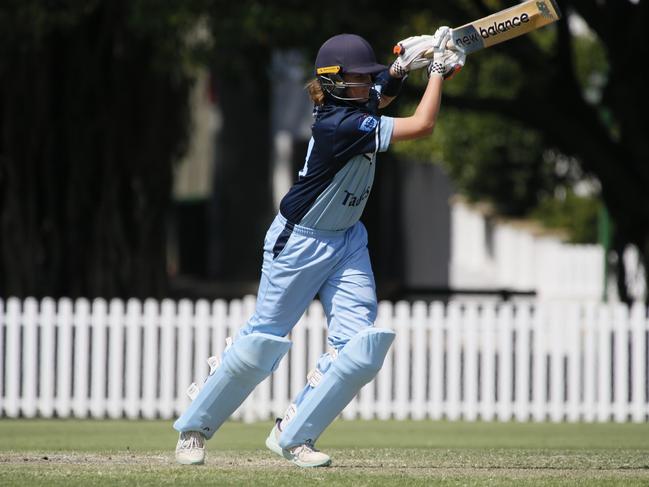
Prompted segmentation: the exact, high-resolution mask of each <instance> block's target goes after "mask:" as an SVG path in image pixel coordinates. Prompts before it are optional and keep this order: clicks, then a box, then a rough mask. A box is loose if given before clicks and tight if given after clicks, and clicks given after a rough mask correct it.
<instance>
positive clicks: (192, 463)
mask: <svg viewBox="0 0 649 487" xmlns="http://www.w3.org/2000/svg"><path fill="white" fill-rule="evenodd" d="M176 463H179V464H180V465H203V464H204V463H205V459H203V460H195V461H192V460H183V459H180V458H176Z"/></svg>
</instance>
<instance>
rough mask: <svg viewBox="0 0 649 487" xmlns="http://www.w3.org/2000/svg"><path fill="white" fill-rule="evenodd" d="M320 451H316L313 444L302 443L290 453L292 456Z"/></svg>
mask: <svg viewBox="0 0 649 487" xmlns="http://www.w3.org/2000/svg"><path fill="white" fill-rule="evenodd" d="M319 451H320V450H317V449H316V447H315V446H313V443H310V442H307V443H304V444H303V445H300V446H298V447H296V448H295V449H294V450H293V451H292V453H293V455H300V454H301V453H313V452H319Z"/></svg>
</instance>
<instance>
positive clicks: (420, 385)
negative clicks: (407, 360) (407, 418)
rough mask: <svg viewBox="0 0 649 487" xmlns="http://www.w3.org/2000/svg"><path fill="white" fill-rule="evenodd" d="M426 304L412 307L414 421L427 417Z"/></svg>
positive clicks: (415, 304)
mask: <svg viewBox="0 0 649 487" xmlns="http://www.w3.org/2000/svg"><path fill="white" fill-rule="evenodd" d="M426 328H427V327H426V304H425V303H423V302H421V301H418V302H416V303H414V305H413V307H412V336H413V340H412V352H413V353H412V359H411V360H412V408H411V410H412V412H411V414H412V419H424V418H425V417H426V352H427V345H428V342H427V340H426V332H427V329H426Z"/></svg>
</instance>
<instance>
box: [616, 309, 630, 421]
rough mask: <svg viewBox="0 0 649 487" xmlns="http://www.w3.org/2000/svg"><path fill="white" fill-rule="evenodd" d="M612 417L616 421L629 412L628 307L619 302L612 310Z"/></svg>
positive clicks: (623, 419) (621, 419)
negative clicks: (613, 349) (613, 353)
mask: <svg viewBox="0 0 649 487" xmlns="http://www.w3.org/2000/svg"><path fill="white" fill-rule="evenodd" d="M613 336H614V338H613V340H614V346H615V355H614V360H615V364H614V366H613V373H614V377H613V397H614V398H615V399H614V405H613V418H614V419H615V421H617V422H618V423H623V422H625V421H626V420H627V419H628V413H629V407H628V405H629V309H628V307H627V306H626V305H625V304H622V303H619V304H617V305H616V306H615V308H614V310H613Z"/></svg>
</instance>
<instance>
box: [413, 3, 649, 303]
mask: <svg viewBox="0 0 649 487" xmlns="http://www.w3.org/2000/svg"><path fill="white" fill-rule="evenodd" d="M511 3H512V2H501V1H487V0H475V1H464V2H453V4H452V5H450V4H444V5H439V6H438V8H437V10H438V12H439V13H441V14H442V15H443V16H444V18H443V19H442V20H443V22H444V23H446V22H448V23H449V24H450V25H458V24H460V23H464V22H465V21H466V20H467V19H473V18H479V17H482V16H484V15H486V14H488V13H489V12H493V11H496V10H499V9H501V8H504V7H506V6H507V5H508V4H511ZM559 4H560V7H561V9H562V11H563V13H564V20H562V21H560V22H559V23H557V24H555V25H554V26H553V27H552V28H549V27H546V28H544V29H543V30H542V31H539V32H536V33H533V34H529V35H526V36H524V37H521V38H518V39H515V40H512V41H509V42H507V43H505V44H501V45H499V46H497V47H495V48H491V49H488V50H486V51H483V52H480V53H477V54H475V55H472V56H471V57H470V59H469V60H468V63H467V67H466V68H465V72H463V73H462V74H461V75H460V77H459V78H458V81H460V80H462V81H461V82H460V83H458V84H457V85H456V87H454V88H452V85H450V84H449V88H451V89H449V90H448V93H447V96H445V101H444V106H445V109H448V108H449V107H453V108H455V109H457V110H459V111H460V112H462V113H464V114H468V113H483V114H498V115H499V116H500V117H505V119H508V120H511V121H515V122H516V124H518V126H519V127H521V128H522V129H523V130H528V131H529V130H531V131H533V133H535V134H537V135H536V138H537V139H539V140H541V141H542V146H544V147H546V148H549V149H551V150H552V151H553V152H554V159H555V160H556V159H559V158H560V159H563V160H564V161H565V160H570V161H574V162H575V163H576V165H577V169H578V172H579V173H580V174H582V175H585V176H587V177H593V178H595V179H596V180H597V182H598V184H599V185H600V187H601V189H600V192H601V198H602V200H603V202H604V204H605V205H606V207H607V209H608V211H609V213H610V215H611V217H612V219H613V221H614V222H615V228H616V232H615V248H616V249H617V251H618V253H619V252H620V251H621V250H622V249H624V247H625V246H626V245H627V244H634V245H636V246H637V247H638V248H639V249H640V252H641V254H642V255H643V262H644V267H645V269H649V193H648V192H647V191H646V189H645V188H647V187H648V185H649V165H648V164H647V161H648V160H649V139H648V138H647V136H646V134H647V123H646V122H645V119H646V118H645V113H647V109H648V108H649V94H648V92H647V90H646V86H647V84H648V83H649V75H647V74H646V72H645V71H644V70H641V69H638V68H637V67H636V63H637V62H638V61H639V60H641V59H646V58H647V55H648V52H647V51H648V49H649V45H648V43H647V42H646V40H645V39H644V37H643V34H642V33H641V32H642V29H643V27H642V26H643V25H644V23H645V22H646V21H647V20H649V2H646V1H642V0H641V1H630V0H602V1H597V2H596V1H592V0H563V1H562V0H559ZM410 5H411V6H412V7H413V8H416V7H417V6H419V7H422V8H423V2H411V3H410ZM572 14H578V15H579V16H580V18H581V19H583V21H584V22H585V23H586V24H587V26H588V27H589V28H590V29H591V31H590V34H589V35H590V36H591V37H586V38H584V37H575V36H574V35H573V34H572V33H571V31H570V28H569V22H568V16H570V15H572ZM496 68H498V69H496ZM462 78H464V79H462ZM454 83H455V81H454ZM474 125H475V122H474ZM463 128H464V129H468V130H467V133H466V134H464V138H465V139H466V140H467V143H468V144H471V146H470V147H469V148H468V149H467V150H471V148H474V149H475V147H477V146H479V145H480V142H479V141H478V142H469V141H470V140H471V139H472V137H471V133H472V132H471V130H470V129H471V127H463ZM521 128H519V129H518V130H519V131H520V130H521ZM483 129H484V125H481V124H479V130H483ZM521 133H522V134H524V133H526V132H521ZM511 135H512V136H511V137H510V138H509V139H508V141H507V145H508V149H507V150H509V151H511V145H512V144H513V145H516V140H515V138H514V137H513V135H514V132H512V133H511ZM519 140H523V139H519ZM529 147H530V149H531V151H534V150H535V149H534V147H538V145H537V144H533V145H531V146H529ZM536 150H537V156H536V163H532V164H531V165H530V167H540V166H541V165H542V164H543V162H544V161H543V157H542V153H539V152H538V149H536ZM545 152H546V153H547V151H545ZM506 160H507V158H505V161H506ZM523 160H525V158H523ZM528 161H529V159H528ZM451 162H452V163H453V162H454V163H455V164H462V161H460V160H456V161H451ZM483 163H484V161H483ZM474 169H475V168H474ZM535 172H536V173H540V174H542V173H543V171H542V170H539V169H535V170H532V172H529V173H527V175H528V176H529V175H531V174H533V173H535ZM481 175H482V176H488V175H487V174H486V173H484V172H483V173H481ZM510 176H511V174H510ZM493 196H495V194H494V195H493ZM618 260H619V261H621V259H618ZM621 291H622V296H623V297H624V290H623V289H622V290H621Z"/></svg>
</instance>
